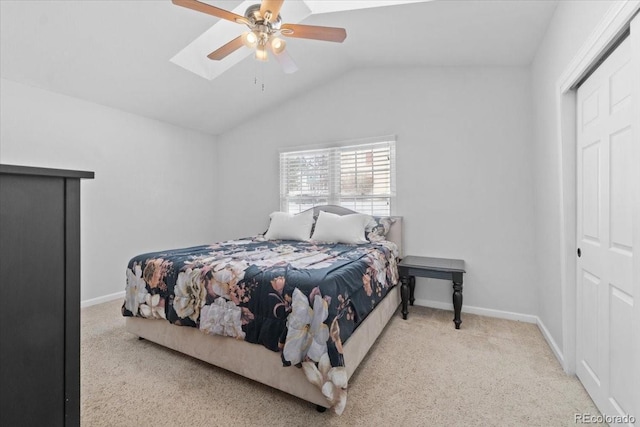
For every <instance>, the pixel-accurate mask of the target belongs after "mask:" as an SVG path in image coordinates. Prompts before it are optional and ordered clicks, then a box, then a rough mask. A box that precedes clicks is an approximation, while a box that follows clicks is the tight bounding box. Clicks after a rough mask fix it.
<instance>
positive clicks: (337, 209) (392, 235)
mask: <svg viewBox="0 0 640 427" xmlns="http://www.w3.org/2000/svg"><path fill="white" fill-rule="evenodd" d="M311 209H313V216H314V218H317V217H318V214H319V213H320V211H324V212H329V213H332V214H336V215H349V214H354V213H359V212H356V211H352V210H351V209H347V208H344V207H342V206H337V205H319V206H314V207H313V208H310V209H307V211H309V210H311ZM307 211H305V212H307ZM389 217H390V218H393V219H394V220H395V222H394V223H393V224H391V228H390V229H389V233H388V234H387V240H389V241H390V242H393V243H395V244H396V245H398V257H399V258H402V256H403V255H402V254H403V252H402V217H401V216H391V215H390V216H389Z"/></svg>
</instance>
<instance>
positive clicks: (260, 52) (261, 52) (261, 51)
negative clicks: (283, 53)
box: [256, 44, 268, 61]
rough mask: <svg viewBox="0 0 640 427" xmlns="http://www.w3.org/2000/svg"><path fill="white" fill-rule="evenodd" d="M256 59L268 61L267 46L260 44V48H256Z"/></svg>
mask: <svg viewBox="0 0 640 427" xmlns="http://www.w3.org/2000/svg"><path fill="white" fill-rule="evenodd" d="M256 59H257V60H258V61H266V60H267V59H268V57H267V49H266V46H265V45H263V44H258V46H256Z"/></svg>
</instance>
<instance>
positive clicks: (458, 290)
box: [453, 273, 462, 329]
mask: <svg viewBox="0 0 640 427" xmlns="http://www.w3.org/2000/svg"><path fill="white" fill-rule="evenodd" d="M461 311H462V273H460V274H454V275H453V323H455V324H456V329H460V324H461V323H462V320H461V319H460V312H461Z"/></svg>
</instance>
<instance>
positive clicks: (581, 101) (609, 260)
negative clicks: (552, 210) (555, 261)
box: [576, 37, 640, 424]
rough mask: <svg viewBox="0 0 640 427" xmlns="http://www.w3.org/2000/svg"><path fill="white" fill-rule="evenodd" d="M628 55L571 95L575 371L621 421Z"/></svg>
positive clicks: (629, 212) (625, 369)
mask: <svg viewBox="0 0 640 427" xmlns="http://www.w3.org/2000/svg"><path fill="white" fill-rule="evenodd" d="M631 52H632V51H631V42H630V38H629V37H628V38H627V39H626V40H625V41H623V42H622V44H620V46H618V47H617V48H616V49H615V51H613V52H612V53H611V55H610V56H609V57H608V58H607V59H606V60H605V61H604V62H603V63H602V64H601V65H600V66H599V67H598V69H597V70H596V71H595V72H594V73H593V74H592V75H591V76H590V77H589V78H588V79H587V80H586V81H585V83H584V84H583V85H582V86H581V87H580V88H579V89H578V92H577V102H578V105H577V114H578V116H577V126H578V128H577V175H578V176H577V193H578V194H577V212H578V218H577V225H578V229H577V236H578V242H577V247H578V248H579V252H580V257H579V258H578V263H577V266H578V271H577V281H578V283H577V290H578V291H577V316H578V318H577V331H576V332H577V335H576V338H577V340H576V356H577V366H576V372H577V374H578V377H579V378H580V380H581V381H582V383H583V384H584V386H585V388H586V389H587V391H588V392H589V394H590V395H591V397H592V399H593V400H594V402H595V403H596V405H597V406H598V408H599V409H600V411H601V412H603V414H605V415H608V416H621V417H625V416H626V417H627V418H628V417H629V416H636V417H639V416H640V414H635V413H634V412H635V411H634V405H635V403H634V400H635V393H636V390H635V389H636V388H638V387H640V386H639V385H638V384H635V380H634V378H633V375H632V374H633V373H634V372H635V369H638V367H637V364H638V363H640V362H639V360H638V359H639V358H638V357H637V356H635V357H634V348H633V347H634V345H633V341H634V337H633V335H634V333H635V332H634V330H635V331H637V330H638V327H637V325H634V323H635V322H634V304H637V303H638V302H637V301H635V299H636V296H637V295H634V292H635V291H634V282H633V256H634V250H635V248H634V241H633V221H634V218H633V197H634V191H635V188H636V187H635V186H638V185H640V183H638V182H635V180H634V179H633V178H634V177H635V176H636V175H635V171H634V168H637V167H640V165H637V164H635V162H634V144H637V143H638V141H637V140H634V133H633V132H634V130H633V127H632V123H634V114H635V110H634V108H635V107H634V105H633V102H637V100H635V99H633V97H632V94H633V67H632V62H631V57H632V54H631ZM634 125H635V126H637V122H636V123H635V124H634ZM636 220H637V219H636ZM636 256H638V255H636ZM622 419H623V420H624V419H625V418H622ZM614 424H615V423H614Z"/></svg>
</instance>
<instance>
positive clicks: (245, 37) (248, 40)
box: [242, 31, 258, 49]
mask: <svg viewBox="0 0 640 427" xmlns="http://www.w3.org/2000/svg"><path fill="white" fill-rule="evenodd" d="M242 43H244V45H245V46H246V47H248V48H250V49H253V48H255V47H256V45H257V44H258V36H256V34H255V33H254V32H253V31H247V32H245V33H243V34H242Z"/></svg>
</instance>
